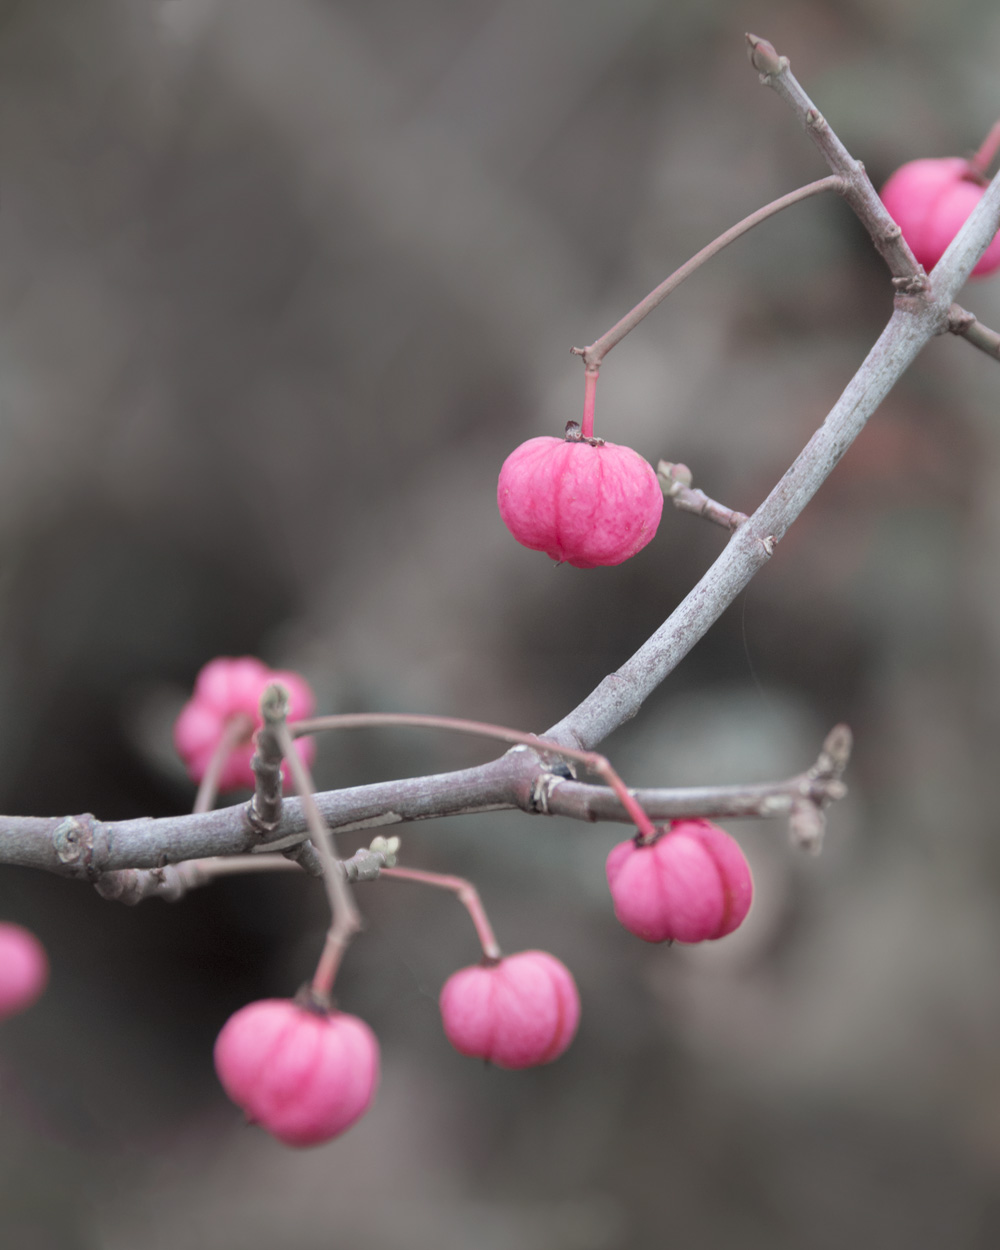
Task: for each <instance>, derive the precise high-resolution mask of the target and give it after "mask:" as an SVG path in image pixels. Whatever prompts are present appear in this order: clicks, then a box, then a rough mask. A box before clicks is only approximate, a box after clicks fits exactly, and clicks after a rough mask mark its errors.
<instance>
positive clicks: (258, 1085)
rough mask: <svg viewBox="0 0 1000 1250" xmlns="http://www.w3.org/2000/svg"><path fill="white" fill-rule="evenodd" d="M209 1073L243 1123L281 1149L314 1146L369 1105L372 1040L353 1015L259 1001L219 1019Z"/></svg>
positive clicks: (374, 1055) (375, 1061)
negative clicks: (242, 1116) (216, 1078)
mask: <svg viewBox="0 0 1000 1250" xmlns="http://www.w3.org/2000/svg"><path fill="white" fill-rule="evenodd" d="M215 1070H216V1072H217V1073H218V1075H219V1080H220V1081H221V1082H222V1086H223V1088H224V1089H225V1091H226V1093H227V1094H228V1095H229V1097H230V1098H231V1099H232V1100H233V1102H235V1103H236V1105H237V1106H238V1107H241V1108H242V1109H243V1111H244V1112H245V1113H246V1115H247V1118H248V1119H249V1120H251V1121H252V1122H253V1123H255V1124H259V1125H260V1126H261V1128H265V1129H267V1131H268V1132H269V1133H270V1134H271V1135H272V1136H273V1137H276V1138H277V1139H278V1141H281V1142H284V1143H285V1145H286V1146H316V1145H318V1144H319V1143H320V1142H325V1141H329V1140H330V1139H331V1138H333V1137H336V1136H337V1135H338V1134H340V1133H343V1132H344V1130H345V1129H348V1128H350V1127H351V1125H352V1124H353V1123H354V1122H355V1121H356V1120H358V1119H360V1118H361V1116H362V1115H364V1113H365V1112H366V1111H367V1110H368V1108H369V1107H370V1106H371V1102H372V1099H373V1098H374V1097H375V1090H376V1088H377V1086H378V1078H379V1051H378V1042H377V1041H376V1039H375V1034H374V1033H373V1032H372V1031H371V1029H370V1028H369V1027H368V1025H367V1024H365V1022H364V1021H363V1020H359V1019H358V1018H357V1016H349V1015H345V1014H344V1012H342V1011H333V1012H320V1011H316V1010H313V1009H312V1008H310V1007H301V1006H299V1004H298V1003H294V1002H291V1001H290V1000H289V999H283V998H271V999H264V1000H262V1001H261V1002H256V1003H250V1004H249V1005H248V1006H246V1007H242V1008H241V1009H240V1010H239V1011H237V1012H236V1014H235V1015H234V1016H230V1018H229V1019H228V1020H227V1021H226V1023H225V1025H224V1026H223V1029H222V1032H221V1033H220V1034H219V1036H218V1039H217V1040H216V1043H215Z"/></svg>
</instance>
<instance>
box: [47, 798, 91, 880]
mask: <svg viewBox="0 0 1000 1250" xmlns="http://www.w3.org/2000/svg"><path fill="white" fill-rule="evenodd" d="M52 844H53V846H54V847H55V852H56V855H57V856H58V857H59V862H60V863H61V864H62V865H63V866H64V867H65V868H66V869H67V871H68V872H69V874H70V875H71V876H74V877H86V878H92V877H93V875H94V872H95V869H94V863H93V861H94V817H93V816H92V815H91V813H90V812H84V813H83V815H81V816H67V817H66V818H65V820H61V821H60V822H59V824H58V825H56V827H55V829H54V831H53V833H52Z"/></svg>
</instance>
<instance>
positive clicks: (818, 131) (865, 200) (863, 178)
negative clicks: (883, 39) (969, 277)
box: [746, 34, 927, 295]
mask: <svg viewBox="0 0 1000 1250" xmlns="http://www.w3.org/2000/svg"><path fill="white" fill-rule="evenodd" d="M746 38H747V55H748V56H749V58H750V63H751V65H752V66H753V67H754V69H755V70H757V72H758V73H759V74H760V80H761V82H762V83H763V84H764V85H765V86H767V87H770V88H771V89H772V91H774V92H775V93H776V94H777V95H779V96H780V97H781V99H782V100H784V101H785V103H786V104H787V105H788V106H789V107H790V108H791V109H792V111H793V112H794V113H795V115H796V117H798V119H799V121H800V122H801V124H802V127H803V129H804V130H805V132H806V134H808V136H809V138H810V139H812V141H813V143H815V144H816V146H817V147H818V148H819V150H820V152H822V154H823V157H824V159H825V160H826V163H827V164H828V165H829V166H830V168H831V169H832V170H833V172H834V173H835V174H836V175H838V177H840V178H841V179H843V184H844V185H843V190H842V191H841V194H842V195H843V197H844V199H845V200H846V201H847V203H848V204H849V205H850V206H851V208H852V209H853V210H854V212H855V214H856V215H857V217H858V219H859V220H860V222H861V224H862V225H863V226H864V228H865V229H866V230H867V231H868V233H869V234H870V235H871V239H872V242H873V243H874V244H875V247H876V248H877V249H878V252H879V254H880V255H881V257H882V259H883V260H884V261H885V263H886V264H887V265H888V266H889V272H890V273H891V274H892V276H893V279H894V284H895V286H896V288H897V290H899V291H901V292H902V293H904V294H906V295H918V294H920V293H922V292H923V291H924V290H926V288H927V274H926V273H925V272H924V268H923V266H922V265H921V264H919V262H918V261H917V258H916V257H915V256H914V255H913V252H912V251H911V250H910V247H909V244H908V243H907V242H906V240H905V239H904V238H903V232H902V231H901V230H900V228H899V226H897V225H896V223H895V222H894V221H893V219H892V218H891V217H890V216H889V213H888V211H887V210H886V207H885V205H884V204H883V203H882V201H881V199H880V198H879V194H878V192H877V191H876V190H875V187H874V186H873V185H872V180H871V179H870V178H869V177H868V175H867V173H865V167H864V165H862V164H861V162H860V161H857V160H855V159H854V157H853V156H852V155H851V154H850V152H848V150H847V148H845V147H844V145H843V143H841V141H840V139H839V138H838V137H837V135H836V134H835V133H834V131H833V129H832V127H831V126H830V123H829V122H828V121H827V120H826V118H825V117H824V116H823V114H822V113H821V112H820V111H819V109H818V108H817V107H816V105H815V104H813V102H812V100H810V98H809V97H808V95H806V93H805V91H804V90H803V89H802V86H801V84H800V83H799V81H798V79H797V78H796V77H795V75H794V74H793V73H792V71H791V69H790V67H789V62H788V57H787V56H779V55H778V53H777V52H776V51H775V49H774V45H773V44H771V43H768V41H767V40H766V39H761V38H759V37H758V36H757V35H750V34H748V35H747V37H746Z"/></svg>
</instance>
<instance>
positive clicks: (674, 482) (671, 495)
mask: <svg viewBox="0 0 1000 1250" xmlns="http://www.w3.org/2000/svg"><path fill="white" fill-rule="evenodd" d="M656 476H657V477H658V478H659V480H660V486H661V487H662V489H663V494H664V495H665V496H666V498H667V499H669V500H670V501H671V503H672V504H673V505H674V507H675V508H678V509H679V510H680V511H681V512H693V513H695V515H696V516H703V517H704V518H705V519H706V520H708V521H713V522H714V523H715V524H716V525H721V526H722V527H723V529H727V530H730V531H731V530H735V529H738V528H739V527H740V526H741V525H742V524H743V522H744V521H746V520H747V519H748V517H747V514H746V513H745V512H737V511H736V510H735V509H733V508H727V507H726V505H725V504H723V503H718V502H717V501H716V500H715V499H710V498H709V497H708V495H706V494H705V492H704V491H703V490H698V489H697V488H696V487H694V486H692V485H691V481H692V477H691V470H690V469H689V468H688V467H687V465H686V464H672V463H671V462H670V461H669V460H661V461H660V462H659V464H658V465H657V466H656Z"/></svg>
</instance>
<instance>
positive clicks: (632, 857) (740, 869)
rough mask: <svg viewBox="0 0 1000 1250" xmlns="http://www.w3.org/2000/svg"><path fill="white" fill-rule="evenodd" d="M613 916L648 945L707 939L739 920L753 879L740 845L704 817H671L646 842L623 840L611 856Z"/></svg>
mask: <svg viewBox="0 0 1000 1250" xmlns="http://www.w3.org/2000/svg"><path fill="white" fill-rule="evenodd" d="M607 874H608V885H609V886H610V887H611V897H612V899H613V901H614V905H615V915H616V916H617V917H618V919H619V920H620V921H621V923H622V924H623V925H624V926H625V928H626V929H628V930H629V932H630V933H634V934H636V936H637V937H641V938H643V939H645V941H647V942H666V941H677V942H704V941H705V940H706V939H711V938H720V937H725V936H726V934H727V933H732V931H733V930H734V929H735V928H737V927H738V926H739V925H740V924H742V922H743V920H744V918H745V917H746V914H747V912H748V911H749V910H750V903H751V900H752V898H753V879H752V878H751V876H750V866H749V864H748V863H747V861H746V859H745V857H744V855H743V852H742V851H741V850H740V848H739V844H738V843H737V842H736V841H735V840H734V839H733V838H731V837H730V836H729V834H728V833H726V832H725V831H724V830H722V829H720V828H718V826H717V825H712V824H709V822H708V821H707V820H674V821H671V822H670V829H669V831H668V832H665V833H663V834H662V835H661V836H660V837H659V838H657V840H656V841H655V842H652V843H650V844H649V845H641V844H638V843H636V841H635V840H634V839H630V840H629V841H628V842H621V843H619V844H618V846H616V847H615V848H614V849H613V850H612V851H611V854H610V855H609V856H608V862H607Z"/></svg>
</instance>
